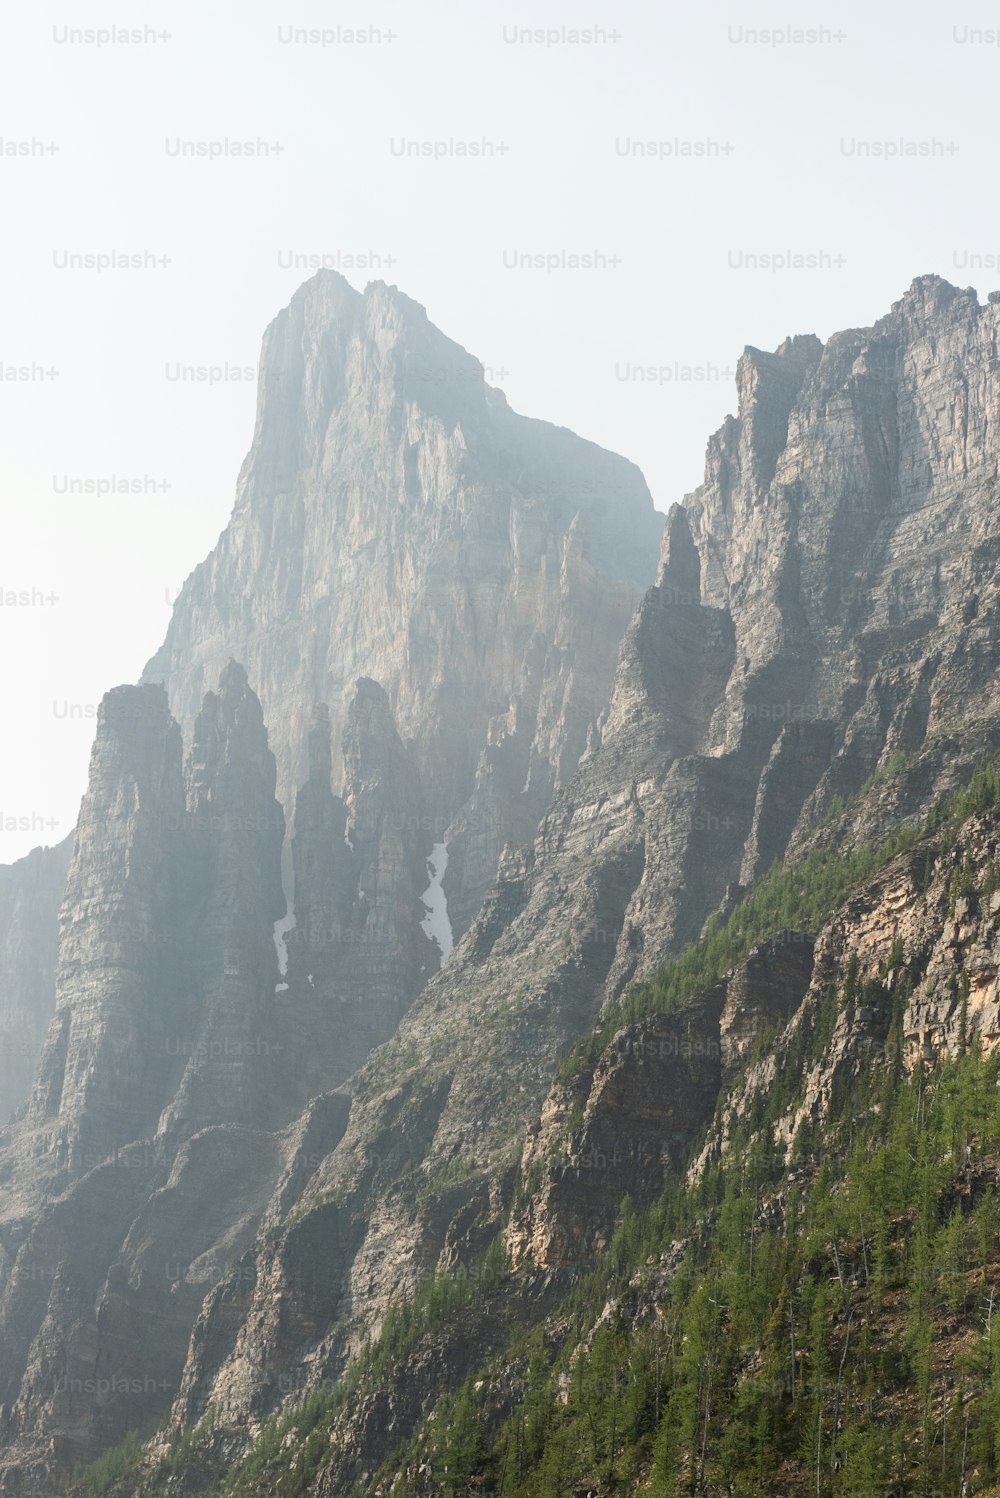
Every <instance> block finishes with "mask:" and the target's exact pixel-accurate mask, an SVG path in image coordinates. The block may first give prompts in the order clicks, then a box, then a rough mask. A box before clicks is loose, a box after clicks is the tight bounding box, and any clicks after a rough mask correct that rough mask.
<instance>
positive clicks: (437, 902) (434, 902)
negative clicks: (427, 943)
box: [420, 843, 455, 963]
mask: <svg viewBox="0 0 1000 1498" xmlns="http://www.w3.org/2000/svg"><path fill="white" fill-rule="evenodd" d="M447 867H448V845H447V843H435V844H434V847H433V848H432V849H431V854H430V857H429V858H428V860H427V873H428V875H429V876H430V881H431V882H430V884H429V885H428V886H427V888H426V889H425V890H424V892H423V894H422V895H421V896H420V898H421V900H422V902H423V904H424V906H425V907H426V910H427V914H426V915H425V916H424V918H423V920H422V921H421V922H420V925H421V927H422V929H423V931H424V933H425V934H426V935H427V936H429V937H430V939H431V941H436V942H437V944H438V947H439V949H440V952H441V961H442V963H444V962H447V961H448V958H449V957H450V956H451V954H452V951H453V949H454V946H455V937H454V934H453V932H452V929H451V921H450V920H449V919H448V900H447V897H446V896H445V892H444V888H443V886H442V880H443V879H444V873H445V869H446V868H447Z"/></svg>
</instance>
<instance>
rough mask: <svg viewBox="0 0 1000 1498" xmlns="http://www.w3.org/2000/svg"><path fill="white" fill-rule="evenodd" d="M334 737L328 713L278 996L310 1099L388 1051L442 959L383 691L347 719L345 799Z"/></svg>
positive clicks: (406, 767)
mask: <svg viewBox="0 0 1000 1498" xmlns="http://www.w3.org/2000/svg"><path fill="white" fill-rule="evenodd" d="M329 735H330V724H329V716H328V712H327V709H326V707H325V705H321V706H320V707H319V708H318V709H317V714H316V721H315V725H314V727H313V729H312V731H311V734H310V761H309V778H308V780H307V781H306V784H305V785H304V786H303V788H302V790H301V791H300V793H299V796H298V799H297V801H296V807H295V829H294V837H293V840H292V862H293V867H294V875H295V886H294V888H295V904H294V920H295V925H294V926H293V927H292V928H291V929H290V930H288V931H287V932H286V933H285V935H284V944H285V946H286V948H287V952H288V962H287V968H286V971H285V972H284V973H283V979H284V981H282V982H280V983H279V984H278V989H277V992H276V995H275V1005H276V1008H277V1011H278V1013H279V1015H280V1016H281V1020H280V1026H281V1028H282V1030H283V1032H284V1033H286V1034H287V1035H289V1036H291V1037H292V1041H291V1043H292V1045H293V1047H295V1055H296V1061H295V1065H294V1066H293V1068H292V1077H293V1078H294V1079H295V1080H296V1082H297V1085H298V1087H299V1090H300V1092H301V1091H302V1090H303V1089H304V1092H305V1096H306V1097H309V1096H313V1095H315V1094H316V1093H320V1092H323V1091H326V1090H328V1089H330V1088H331V1087H333V1086H336V1085H337V1084H339V1083H340V1082H343V1081H344V1080H345V1079H346V1078H347V1077H349V1076H350V1075H351V1073H352V1072H354V1071H356V1070H357V1069H358V1068H359V1067H360V1066H362V1065H363V1064H364V1063H365V1062H366V1061H367V1060H368V1057H369V1055H370V1053H371V1052H372V1050H373V1049H374V1048H375V1047H376V1046H377V1045H379V1044H381V1042H382V1041H385V1040H388V1038H389V1037H390V1035H392V1034H393V1032H394V1031H395V1029H396V1027H397V1025H398V1024H399V1021H400V1019H401V1017H402V1016H403V1014H405V1012H406V1010H407V1009H408V1008H409V1007H410V1005H411V1004H412V1002H413V1000H414V999H415V997H416V995H417V994H418V993H419V992H420V990H421V988H422V987H423V986H424V984H425V982H426V981H427V979H428V977H429V976H430V974H431V973H432V972H434V970H435V969H436V968H437V966H438V963H439V960H440V955H441V954H440V949H439V948H438V946H437V945H436V944H435V943H434V942H433V941H432V940H431V938H430V937H429V936H428V935H427V933H426V931H425V929H424V923H425V921H426V906H425V904H424V902H423V900H422V896H423V895H424V894H425V892H426V890H427V888H428V883H429V880H430V874H429V872H428V866H427V859H428V855H429V854H430V852H431V848H432V841H431V835H430V832H429V830H428V827H429V817H428V815H427V813H426V811H425V801H424V796H423V790H422V787H421V785H420V779H419V775H418V773H417V770H416V767H415V765H414V764H413V761H412V759H411V756H410V754H409V753H408V751H407V750H406V748H405V747H404V745H403V743H402V741H401V739H400V737H399V734H398V733H397V732H396V726H395V724H394V722H393V718H392V712H391V709H390V707H389V700H388V697H387V696H386V693H385V692H384V691H383V690H382V688H381V687H380V686H379V685H378V684H377V682H374V681H370V680H367V679H364V678H363V679H362V680H361V681H359V682H358V683H357V688H356V693H355V696H354V699H353V701H352V703H351V705H350V707H349V709H348V713H347V723H346V727H345V731H344V741H343V762H344V793H343V796H338V795H335V794H334V792H333V790H332V789H331V783H330V775H331V752H330V739H329Z"/></svg>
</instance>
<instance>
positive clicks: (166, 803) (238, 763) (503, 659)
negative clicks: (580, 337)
mask: <svg viewBox="0 0 1000 1498" xmlns="http://www.w3.org/2000/svg"><path fill="white" fill-rule="evenodd" d="M662 528H663V518H662V516H659V515H657V513H656V511H655V510H654V509H653V505H652V500H651V498H650V496H649V493H648V490H647V488H646V485H645V483H644V481H643V479H642V476H641V475H640V474H639V472H638V470H637V469H636V468H635V467H634V465H632V464H630V463H628V462H627V461H626V460H624V459H622V458H619V457H617V456H615V455H614V454H611V453H607V452H604V451H603V450H602V449H600V448H598V447H596V446H594V445H593V444H592V443H588V442H585V441H583V440H582V439H580V438H578V437H576V436H574V435H573V434H572V433H570V432H568V431H565V430H562V429H559V428H555V427H552V426H549V425H546V424H545V423H542V422H536V421H531V420H528V419H527V418H524V417H521V416H519V415H517V414H516V413H514V412H513V411H511V410H510V408H509V407H508V405H507V403H506V400H505V398H504V397H503V395H502V393H501V392H500V391H498V390H493V389H491V388H490V387H488V386H487V385H486V383H485V379H484V371H483V368H482V366H481V365H480V363H479V362H478V361H477V360H476V359H474V358H473V357H472V356H471V355H469V354H468V353H466V352H465V350H464V349H462V348H460V347H459V345H457V344H455V343H453V342H451V341H450V340H449V339H447V338H445V337H444V335H443V334H441V333H439V332H438V330H437V329H435V328H434V327H433V326H432V325H431V324H430V322H429V321H428V319H427V316H426V314H425V313H424V311H423V309H422V308H420V307H419V306H417V304H416V303H414V302H412V301H410V300H409V299H408V298H406V297H405V296H403V295H402V294H401V293H400V292H398V291H397V290H396V289H395V288H392V287H387V286H385V285H382V284H381V283H378V284H375V285H372V286H369V287H368V289H367V290H366V291H365V292H364V293H363V294H362V293H358V292H356V291H354V290H353V289H352V288H351V287H350V286H348V284H347V283H346V282H345V281H343V280H342V278H340V277H339V276H337V275H334V274H332V273H327V272H323V273H321V274H320V275H318V276H317V277H315V278H314V279H313V280H312V281H311V282H309V283H307V284H306V285H305V286H304V287H303V288H302V289H301V290H300V291H299V292H298V293H297V294H296V296H295V297H294V298H293V300H292V302H291V304H290V306H289V307H288V308H286V309H285V311H284V312H283V313H281V314H280V315H279V317H278V318H277V319H276V321H275V322H274V323H273V324H272V326H271V327H270V328H269V329H268V331H267V333H266V335H265V339H264V347H263V353H262V358H261V369H260V382H259V399H258V415H257V424H256V430H255V434H254V440H253V445H252V447H251V451H250V454H249V456H248V458H247V460H246V463H245V464H244V467H243V471H242V473H241V476H240V481H239V485H238V491H237V499H236V505H235V508H234V512H233V516H232V519H231V521H230V523H229V525H228V526H227V528H226V530H225V531H224V533H223V535H222V537H221V538H220V540H219V543H218V546H217V547H216V549H215V551H214V552H213V553H212V555H211V556H210V557H209V558H208V560H207V561H206V562H205V563H204V564H203V565H202V566H201V567H200V568H198V569H197V570H196V572H195V573H194V574H193V575H192V577H191V579H189V581H188V583H187V584H186V585H185V587H184V588H183V590H182V591H181V594H180V596H179V598H178V600H177V603H176V606H175V609H174V613H173V618H172V622H171V625H170V629H169V631H168V635H167V639H166V641H165V642H164V645H163V647H162V649H161V650H160V651H159V652H158V653H157V655H156V656H155V657H154V659H153V660H152V661H151V662H150V665H149V667H148V668H147V670H146V672H145V673H144V676H143V680H142V681H141V682H140V683H139V684H138V685H137V686H124V687H119V688H116V689H114V690H113V691H112V692H110V693H108V694H107V696H106V697H105V699H104V701H103V703H102V705H101V710H100V717H99V722H98V729H97V736H96V739H95V744H94V749H93V753H92V758H91V765H90V777H89V784H88V789H87V792H86V794H85V796H84V799H83V803H82V806H81V812H80V818H79V822H78V825H77V829H76V834H75V838H74V839H73V840H72V849H70V847H69V845H65V846H64V847H63V848H62V849H59V850H38V851H37V852H36V853H34V854H32V855H31V857H30V858H29V859H28V860H23V861H22V863H21V864H19V865H15V866H13V867H12V868H11V869H10V870H8V871H6V877H5V879H4V882H3V896H4V910H5V913H6V916H7V919H6V921H5V924H4V935H3V944H2V946H0V979H2V981H3V983H4V988H3V993H4V1009H3V1012H4V1013H5V1014H7V1015H9V1016H10V1017H11V1018H10V1021H9V1025H6V1026H5V1028H9V1030H10V1032H11V1037H12V1038H13V1036H14V1033H15V1031H16V1035H17V1044H16V1048H15V1047H14V1046H13V1045H12V1046H11V1047H9V1048H8V1049H7V1052H6V1054H5V1059H4V1079H5V1086H6V1087H7V1088H8V1090H9V1095H8V1105H9V1106H8V1111H10V1110H11V1109H16V1118H15V1121H14V1122H13V1123H12V1124H11V1125H10V1126H9V1127H8V1129H7V1130H5V1131H4V1132H3V1134H0V1178H2V1181H3V1191H2V1197H0V1266H2V1274H3V1282H4V1289H3V1296H2V1304H0V1321H2V1322H3V1325H4V1340H5V1347H6V1349H7V1356H6V1357H5V1360H4V1366H3V1369H2V1379H3V1392H2V1393H0V1404H2V1412H0V1424H2V1428H3V1431H4V1433H5V1440H6V1442H7V1444H8V1445H9V1447H10V1452H11V1453H12V1454H11V1456H10V1461H9V1462H8V1463H7V1465H8V1466H9V1467H10V1472H11V1474H12V1475H11V1477H10V1481H11V1482H13V1483H14V1484H15V1486H16V1485H17V1484H19V1483H20V1484H24V1483H27V1482H29V1481H34V1480H35V1477H36V1476H37V1473H38V1470H39V1464H40V1466H41V1468H43V1469H44V1468H46V1466H47V1464H48V1463H50V1462H54V1463H55V1464H56V1466H57V1467H61V1468H68V1467H72V1466H74V1465H76V1464H77V1463H79V1462H80V1461H81V1460H85V1459H87V1458H89V1457H90V1456H92V1455H94V1454H96V1453H97V1452H98V1451H100V1450H101V1449H102V1447H103V1446H105V1445H107V1444H108V1442H109V1441H113V1440H116V1439H118V1438H119V1437H120V1436H121V1435H123V1434H125V1433H126V1432H127V1430H128V1429H129V1428H130V1425H131V1423H133V1422H135V1421H139V1423H140V1424H148V1423H149V1421H150V1420H153V1421H154V1423H155V1420H156V1419H158V1418H160V1417H161V1416H163V1415H165V1414H166V1413H167V1411H168V1410H169V1407H170V1405H171V1403H172V1401H173V1399H174V1398H175V1397H176V1395H177V1392H178V1388H179V1384H180V1379H181V1375H182V1372H183V1368H184V1362H185V1356H186V1347H187V1342H188V1338H189V1335H190V1333H191V1329H192V1326H193V1324H194V1321H195V1319H196V1316H197V1314H198V1309H199V1307H200V1305H201V1303H202V1301H203V1300H204V1297H205V1294H206V1293H207V1291H208V1290H210V1289H211V1288H212V1287H213V1286H214V1285H215V1284H216V1283H217V1282H218V1281H219V1280H220V1279H221V1278H222V1274H223V1270H224V1268H225V1266H226V1265H227V1264H228V1263H229V1261H230V1259H231V1257H232V1254H233V1253H234V1251H236V1250H237V1249H242V1248H243V1247H244V1246H246V1245H247V1244H248V1243H249V1242H251V1241H252V1239H253V1236H254V1234H255V1233H256V1231H257V1229H258V1228H259V1227H260V1226H261V1224H262V1221H263V1219H264V1216H265V1214H266V1212H267V1211H269V1210H270V1204H271V1199H272V1195H273V1193H275V1192H278V1194H279V1197H280V1196H281V1195H282V1194H283V1195H284V1197H285V1198H287V1200H288V1201H291V1200H293V1199H294V1196H295V1195H296V1194H297V1192H298V1191H299V1190H300V1189H301V1186H302V1184H303V1182H304V1180H305V1178H306V1177H307V1176H308V1174H309V1173H311V1165H314V1164H315V1163H317V1162H318V1160H319V1159H320V1158H322V1157H323V1156H324V1155H325V1154H326V1153H328V1152H329V1150H330V1149H331V1148H332V1147H333V1145H334V1144H335V1143H336V1140H337V1139H338V1138H339V1137H340V1134H341V1133H342V1132H343V1128H344V1126H345V1124H346V1119H347V1111H348V1109H349V1095H348V1094H347V1093H340V1092H339V1091H338V1089H339V1088H340V1087H341V1086H342V1084H344V1083H345V1082H346V1081H347V1079H348V1078H349V1077H350V1076H351V1075H352V1073H354V1072H355V1071H356V1070H357V1069H358V1067H359V1066H361V1065H362V1064H363V1063H364V1062H365V1061H367V1059H368V1057H369V1055H370V1054H371V1053H372V1051H373V1050H374V1048H375V1047H377V1046H378V1045H379V1044H381V1043H382V1042H384V1041H385V1040H387V1039H388V1038H389V1037H390V1036H391V1035H392V1034H393V1033H394V1032H395V1030H396V1028H397V1026H398V1023H399V1020H400V1018H401V1016H402V1015H403V1014H404V1013H405V1012H406V1009H407V1008H408V1006H409V1005H410V1004H411V1003H412V1002H413V1000H414V999H415V997H416V996H417V994H418V993H419V992H420V990H421V989H422V987H423V986H424V983H425V982H426V980H427V978H428V977H429V976H430V975H431V974H432V973H433V972H434V970H435V969H436V968H437V967H438V966H439V964H440V963H441V961H442V960H443V959H444V958H446V957H447V956H448V955H450V952H451V948H452V945H453V942H454V940H455V938H456V936H458V935H460V934H461V932H462V931H463V930H464V929H465V927H466V926H467V925H468V924H469V922H470V920H472V919H473V917H474V916H475V914H476V913H477V911H478V909H479V906H480V905H481V903H482V899H483V897H484V894H485V893H486V892H487V891H488V889H489V888H490V887H491V886H492V884H493V882H494V881H495V877H496V869H497V865H498V861H499V858H500V855H501V851H502V849H503V848H504V846H505V845H506V844H507V842H508V841H510V840H512V839H513V840H515V841H520V840H523V839H524V838H525V837H530V836H531V835H532V833H533V831H534V828H535V826H536V824H537V822H538V819H539V817H540V816H541V815H542V813H543V812H544V810H545V807H546V805H547V802H548V798H549V796H550V794H551V791H552V788H553V786H554V785H555V784H556V783H558V782H560V781H561V780H562V779H565V778H567V777H568V776H569V775H571V773H572V771H573V768H574V766H575V764H576V761H577V760H578V758H579V756H580V754H581V753H582V752H583V750H584V748H585V746H586V742H587V735H588V733H589V731H590V729H591V726H592V724H593V721H594V719H595V718H596V717H597V716H598V714H599V712H600V711H601V709H602V707H603V706H604V704H605V703H606V700H607V696H608V693H609V691H610V686H611V681H612V678H613V673H614V668H615V660H616V656H617V650H618V645H619V642H620V639H621V636H622V634H623V633H624V630H625V628H626V626H627V624H628V620H629V617H630V616H631V613H632V612H633V610H634V607H635V604H636V602H637V600H638V597H639V596H640V593H641V589H642V587H643V586H644V585H645V584H646V583H647V582H648V581H649V579H650V578H651V577H652V576H653V575H654V572H655V565H656V552H657V548H658V546H659V541H660V537H661V534H662ZM67 862H68V870H67ZM43 1037H44V1040H43ZM310 1162H311V1164H310ZM307 1165H308V1166H309V1168H307ZM216 1172H222V1173H223V1174H224V1175H226V1176H227V1182H226V1183H225V1184H223V1183H222V1182H221V1181H220V1180H219V1179H218V1178H217V1176H216ZM123 1367H127V1368H128V1369H129V1370H131V1371H130V1372H129V1373H128V1374H127V1375H123V1376H124V1378H125V1384H126V1385H127V1388H126V1390H125V1396H124V1397H123V1395H122V1390H121V1388H120V1387H119V1384H120V1378H119V1373H120V1370H121V1368H123ZM151 1367H155V1376H154V1374H153V1373H149V1374H148V1376H147V1370H148V1369H149V1368H151ZM109 1370H110V1371H109ZM116 1370H117V1371H116ZM106 1373H107V1374H108V1376H107V1377H106V1376H105V1375H106ZM123 1422H124V1423H123ZM25 1453H27V1462H28V1464H27V1466H24V1465H23V1464H22V1463H23V1459H24V1456H25ZM29 1473H30V1474H31V1475H30V1476H29V1475H28V1474H29ZM45 1480H47V1479H45Z"/></svg>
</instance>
